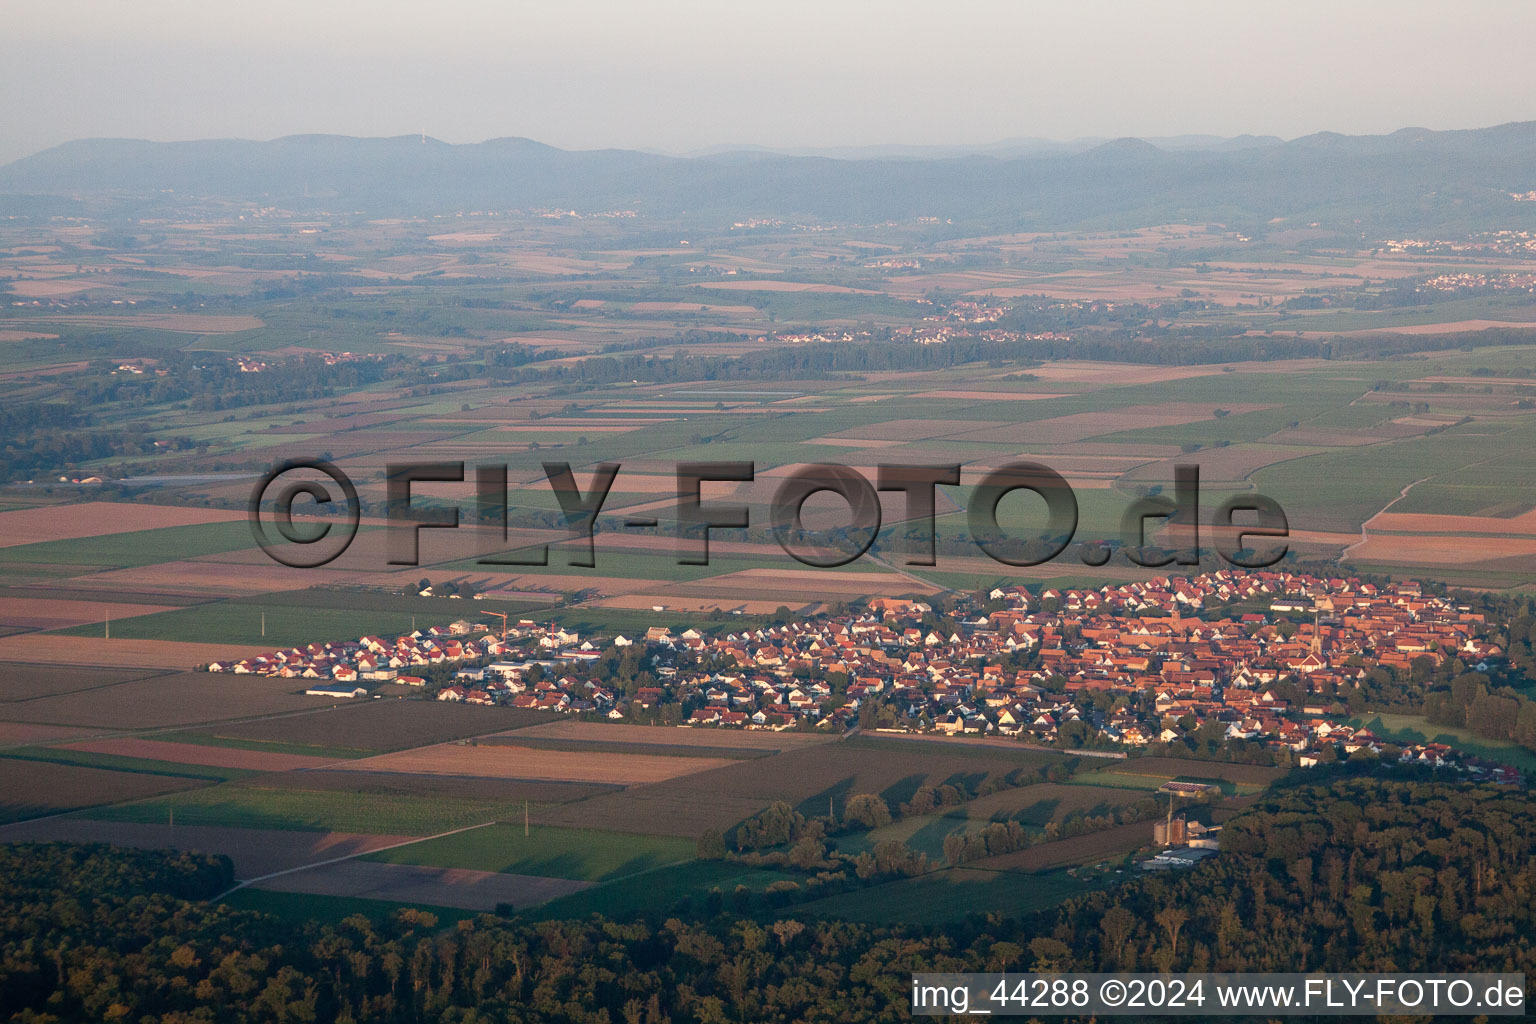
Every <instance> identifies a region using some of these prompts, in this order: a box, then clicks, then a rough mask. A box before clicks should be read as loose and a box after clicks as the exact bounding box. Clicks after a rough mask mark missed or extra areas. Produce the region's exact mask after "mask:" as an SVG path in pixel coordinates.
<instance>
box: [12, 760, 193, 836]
mask: <svg viewBox="0 0 1536 1024" xmlns="http://www.w3.org/2000/svg"><path fill="white" fill-rule="evenodd" d="M0 777H3V778H4V779H5V786H4V788H3V789H0V821H19V820H21V819H24V818H37V817H41V816H43V815H47V814H59V813H61V812H63V811H72V810H77V809H79V808H82V807H95V806H97V805H98V804H115V803H120V802H122V801H124V800H142V799H144V798H145V797H150V796H160V795H162V794H165V793H175V792H177V791H178V790H183V789H196V788H197V787H199V786H206V785H207V783H206V782H204V781H202V780H201V779H184V778H176V777H174V776H171V775H150V774H148V773H146V772H117V771H109V770H108V769H105V768H86V767H83V766H81V765H73V764H55V763H53V762H50V761H24V760H21V759H19V758H9V757H8V758H3V759H0ZM18 838H25V837H23V836H16V835H13V834H12V830H11V829H8V828H4V827H0V842H3V841H7V840H11V839H18Z"/></svg>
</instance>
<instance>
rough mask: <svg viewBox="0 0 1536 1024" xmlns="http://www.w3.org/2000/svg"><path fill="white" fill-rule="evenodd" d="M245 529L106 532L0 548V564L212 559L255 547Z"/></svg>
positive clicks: (205, 526)
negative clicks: (209, 556) (223, 554)
mask: <svg viewBox="0 0 1536 1024" xmlns="http://www.w3.org/2000/svg"><path fill="white" fill-rule="evenodd" d="M254 544H255V541H254V540H253V539H252V537H251V527H250V524H248V523H245V522H242V521H234V522H228V523H201V524H198V525H196V526H168V527H165V528H164V529H160V530H135V531H133V532H131V533H109V534H104V535H102V536H100V537H80V538H77V539H74V540H51V541H44V542H42V543H39V544H17V545H15V546H14V547H7V548H0V563H3V562H24V563H36V564H47V565H60V566H109V567H114V568H126V567H129V566H139V565H156V564H158V563H160V562H174V561H178V560H180V559H183V558H195V557H197V556H198V555H216V554H221V553H223V552H225V551H239V550H241V549H243V548H249V547H252V546H254Z"/></svg>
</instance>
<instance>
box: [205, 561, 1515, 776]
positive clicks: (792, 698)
mask: <svg viewBox="0 0 1536 1024" xmlns="http://www.w3.org/2000/svg"><path fill="white" fill-rule="evenodd" d="M982 596H984V597H985V599H986V600H985V602H984V603H978V601H979V599H980V598H981V597H982ZM1224 606H1233V608H1234V609H1243V610H1240V611H1237V610H1234V611H1233V612H1232V613H1231V614H1229V615H1227V616H1222V615H1221V614H1220V613H1221V611H1222V609H1223V608H1224ZM1247 609H1253V610H1247ZM938 621H945V620H940V618H939V617H937V616H936V615H935V614H934V609H933V608H932V607H931V606H930V605H929V604H928V603H927V602H925V601H922V600H914V599H907V598H876V599H872V600H870V601H868V602H867V604H866V605H865V606H864V607H862V608H860V609H859V610H858V611H857V612H850V613H848V614H846V615H841V616H831V617H828V616H818V617H815V618H810V619H806V620H803V621H796V622H790V623H786V624H781V625H773V626H763V627H759V628H752V629H737V630H734V631H725V632H721V633H719V634H717V635H709V634H706V633H705V632H703V631H701V630H698V629H686V630H683V631H681V632H674V631H673V630H672V629H670V628H668V627H666V626H655V627H652V628H650V629H648V630H647V631H646V632H645V633H644V634H642V635H638V636H633V637H631V636H624V635H617V636H607V637H598V636H586V637H583V636H580V635H578V634H577V633H575V632H572V631H569V630H565V629H562V628H560V627H559V626H558V625H556V624H553V623H539V622H535V621H533V620H529V619H524V620H522V621H517V622H515V623H513V622H507V621H504V622H503V623H502V624H500V625H502V627H503V628H501V629H499V630H498V629H495V628H493V627H492V626H489V625H487V624H485V623H479V622H469V621H459V622H455V623H452V624H450V625H446V626H433V627H431V628H429V629H425V630H417V631H414V632H412V633H410V634H408V635H404V636H400V637H396V638H394V639H384V638H381V637H377V636H365V637H362V638H360V639H358V640H355V641H348V642H335V643H312V644H308V645H306V646H304V647H295V648H289V649H287V650H279V651H273V652H271V653H269V654H264V655H259V656H255V657H249V658H243V659H240V660H238V661H228V662H214V663H212V664H210V665H208V666H207V668H208V670H209V671H210V672H227V673H233V674H237V675H239V674H256V675H264V676H277V677H284V678H293V679H301V680H306V681H309V682H310V683H311V685H310V686H309V688H308V689H307V691H306V692H308V693H310V694H314V695H317V696H323V697H362V696H366V695H368V694H369V693H370V689H369V685H368V684H386V683H391V684H397V685H400V684H403V685H404V686H414V687H421V688H422V689H423V691H424V693H425V692H428V691H429V690H431V691H435V696H436V699H438V700H442V701H461V702H464V703H466V704H477V705H487V706H493V705H494V706H507V707H515V708H528V709H536V710H544V711H549V712H551V713H563V714H588V715H593V716H601V717H606V718H608V719H613V720H629V719H633V718H636V717H639V716H642V715H646V714H649V715H650V716H651V718H652V719H653V720H654V719H655V718H656V716H655V712H656V711H658V710H659V709H662V708H667V709H669V710H670V711H671V717H670V718H669V719H667V720H671V721H675V722H676V723H677V724H681V725H689V726H697V727H714V728H730V729H767V730H785V729H794V728H800V729H807V728H810V729H836V730H838V731H843V730H846V729H850V728H853V727H855V726H857V727H860V728H862V729H865V730H867V731H901V732H921V733H934V734H942V735H951V736H971V737H1000V738H1001V737H1008V738H1013V739H1015V740H1017V741H1019V742H1026V743H1032V744H1037V745H1051V746H1073V747H1091V748H1095V749H1097V750H1101V751H1104V752H1109V753H1110V754H1111V756H1114V752H1121V753H1122V754H1123V752H1126V751H1129V750H1133V749H1135V748H1143V747H1148V746H1152V745H1156V744H1161V743H1168V742H1173V741H1177V740H1179V739H1180V738H1181V737H1184V736H1187V735H1190V734H1192V733H1193V732H1195V731H1197V730H1199V731H1202V732H1203V733H1204V734H1206V735H1210V734H1211V732H1210V730H1211V729H1212V728H1214V729H1216V730H1219V735H1220V736H1221V737H1224V738H1225V739H1226V740H1233V741H1243V742H1246V743H1250V744H1258V745H1260V746H1261V747H1263V748H1265V749H1267V750H1269V751H1271V752H1272V753H1273V754H1274V755H1275V759H1276V763H1280V764H1293V765H1298V766H1301V767H1307V766H1310V765H1314V764H1318V763H1321V762H1324V761H1329V760H1334V759H1336V758H1337V757H1339V756H1340V755H1341V754H1342V755H1344V756H1348V755H1351V754H1354V753H1356V752H1358V751H1361V750H1366V751H1367V752H1369V753H1371V754H1374V755H1377V756H1381V757H1394V758H1396V759H1397V760H1399V761H1401V762H1407V763H1414V764H1420V765H1429V766H1437V767H1453V768H1456V769H1458V770H1461V771H1465V772H1468V773H1470V774H1473V775H1475V776H1478V777H1482V778H1487V779H1490V780H1493V781H1500V782H1510V783H1514V782H1518V781H1519V773H1518V772H1517V771H1516V770H1515V769H1512V768H1509V767H1506V766H1503V765H1498V764H1494V763H1490V762H1487V761H1485V760H1481V759H1479V758H1476V757H1472V756H1470V755H1465V754H1462V753H1459V752H1457V751H1456V750H1453V749H1452V748H1450V747H1448V746H1446V745H1444V744H1439V743H1406V744H1404V743H1393V742H1391V741H1389V740H1388V739H1385V738H1383V737H1378V736H1376V735H1373V734H1372V733H1371V732H1370V731H1369V730H1368V729H1365V728H1360V727H1356V726H1351V725H1348V724H1345V723H1343V722H1341V721H1340V717H1341V716H1339V715H1337V714H1330V713H1329V711H1330V708H1331V707H1334V706H1335V705H1336V702H1337V700H1338V697H1337V695H1338V694H1339V693H1341V692H1348V691H1349V690H1350V689H1352V688H1353V687H1355V686H1358V685H1359V684H1360V683H1361V681H1362V680H1363V679H1364V678H1365V677H1366V675H1367V673H1369V672H1371V671H1372V670H1373V669H1375V668H1378V667H1384V668H1388V669H1394V670H1398V671H1400V672H1407V671H1410V670H1411V669H1412V668H1413V666H1414V664H1415V662H1416V660H1417V659H1428V663H1429V664H1432V665H1439V664H1442V663H1444V662H1445V661H1446V660H1447V659H1450V658H1459V659H1460V660H1461V661H1462V662H1463V663H1464V664H1466V665H1468V666H1471V667H1474V668H1487V667H1488V665H1489V664H1490V663H1494V662H1496V661H1498V660H1499V659H1501V658H1502V657H1503V654H1504V652H1503V651H1502V650H1501V649H1500V648H1499V647H1498V646H1497V645H1495V644H1493V643H1491V642H1489V641H1488V640H1487V639H1486V638H1485V637H1486V633H1487V630H1486V628H1485V623H1484V621H1483V616H1482V615H1481V614H1478V613H1474V612H1472V611H1470V610H1469V609H1468V608H1467V607H1466V606H1463V605H1458V604H1456V603H1455V602H1454V601H1452V600H1449V599H1446V598H1442V597H1437V596H1433V595H1428V594H1426V593H1424V591H1423V590H1422V588H1421V587H1420V586H1419V585H1418V584H1416V583H1410V582H1401V583H1391V584H1386V585H1381V586H1377V585H1374V584H1371V583H1365V582H1361V581H1360V580H1358V579H1353V578H1344V577H1334V578H1325V577H1319V576H1312V575H1307V574H1295V573H1284V572H1262V571H1261V572H1245V571H1223V572H1216V573H1211V574H1207V575H1202V576H1197V577H1193V578H1187V579H1186V578H1158V579H1152V580H1147V581H1143V582H1138V583H1127V584H1123V585H1118V586H1107V587H1104V588H1101V589H1098V590H1056V589H1050V588H1047V589H1045V590H1042V591H1041V592H1039V593H1038V594H1035V593H1032V592H1030V591H1029V590H1027V589H1025V588H1024V587H1021V586H1005V587H998V588H996V589H994V590H992V591H991V592H990V593H988V594H986V595H978V598H977V599H976V600H971V601H967V602H964V603H963V604H962V606H961V607H960V608H959V609H958V611H957V612H956V614H954V615H953V616H951V617H949V619H948V620H947V621H948V622H950V623H951V624H952V625H951V626H950V627H947V628H935V627H934V625H933V623H935V622H938ZM924 623H927V624H928V625H926V626H925V625H924ZM615 654H619V655H621V656H622V655H626V654H630V655H635V656H637V657H638V659H639V664H640V665H641V666H643V674H642V675H643V678H642V679H641V683H642V684H641V685H638V686H633V685H632V686H630V688H629V690H628V692H626V690H625V689H624V687H623V684H621V683H620V682H618V681H615V680H613V679H605V678H599V675H600V673H598V672H597V671H595V663H597V662H600V661H603V660H604V659H607V658H611V657H613V656H614V655H615ZM434 666H444V667H445V668H450V669H451V668H454V667H455V666H457V668H456V670H455V671H454V672H453V673H452V675H451V676H448V677H445V676H444V673H443V671H442V670H437V671H430V670H431V669H432V667H434ZM429 675H430V676H434V677H436V678H438V679H440V680H444V679H451V681H443V682H438V683H436V684H429V679H428V677H429ZM631 682H633V681H631ZM650 684H654V685H650ZM1280 684H1286V685H1284V686H1283V687H1282V686H1281V685H1280ZM1277 690H1284V691H1285V692H1286V693H1289V694H1291V695H1292V697H1293V699H1291V700H1287V699H1285V698H1284V697H1283V696H1282V695H1281V694H1280V693H1277ZM1296 693H1300V694H1301V695H1302V697H1301V699H1300V700H1299V701H1297V700H1295V699H1294V695H1295V694H1296Z"/></svg>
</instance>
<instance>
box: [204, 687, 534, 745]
mask: <svg viewBox="0 0 1536 1024" xmlns="http://www.w3.org/2000/svg"><path fill="white" fill-rule="evenodd" d="M204 678H214V679H217V678H218V676H211V677H209V676H204ZM240 678H241V679H249V678H250V677H249V676H241V677H240ZM284 682H285V683H286V684H287V685H289V686H290V687H291V686H292V682H293V681H292V680H284ZM306 700H308V701H311V702H313V701H314V700H315V698H313V697H309V698H306ZM548 721H549V713H548V712H545V711H523V710H521V709H519V708H481V707H469V706H467V705H463V704H450V703H445V702H442V701H419V700H407V701H401V700H378V701H368V702H367V703H362V702H359V703H355V704H341V705H339V706H338V707H334V708H317V709H315V711H314V713H313V714H305V715H291V716H288V717H285V718H274V719H267V720H264V721H257V722H239V723H235V724H232V725H223V726H218V727H215V728H211V729H205V730H202V731H203V732H205V733H207V734H208V735H210V736H217V737H224V738H228V739H235V740H257V741H266V742H270V743H308V744H313V745H315V746H325V747H347V748H350V749H353V750H359V751H387V750H400V749H403V748H405V747H418V746H425V745H427V744H433V743H443V742H445V741H448V740H457V739H464V738H466V737H469V736H483V735H485V734H487V733H493V732H505V731H506V730H508V729H518V728H521V727H523V726H526V725H536V724H539V723H543V722H548Z"/></svg>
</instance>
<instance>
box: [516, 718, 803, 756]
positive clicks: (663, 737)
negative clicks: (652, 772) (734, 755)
mask: <svg viewBox="0 0 1536 1024" xmlns="http://www.w3.org/2000/svg"><path fill="white" fill-rule="evenodd" d="M512 735H513V736H514V737H516V738H521V737H525V736H526V737H530V738H532V737H539V738H550V739H563V740H594V741H614V742H620V743H646V744H655V745H658V746H667V747H677V746H699V747H737V748H740V749H743V750H789V749H792V748H796V747H810V746H815V745H816V744H818V743H827V742H830V741H831V740H832V737H830V736H822V735H817V734H816V733H805V732H746V731H743V730H738V729H696V728H677V727H669V726H659V725H608V724H606V723H603V722H581V721H575V720H572V719H559V720H557V721H554V722H549V723H547V724H545V725H534V726H530V727H528V728H527V729H519V730H518V731H517V732H515V733H513V734H512Z"/></svg>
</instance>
